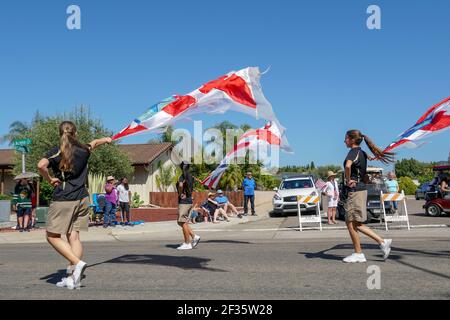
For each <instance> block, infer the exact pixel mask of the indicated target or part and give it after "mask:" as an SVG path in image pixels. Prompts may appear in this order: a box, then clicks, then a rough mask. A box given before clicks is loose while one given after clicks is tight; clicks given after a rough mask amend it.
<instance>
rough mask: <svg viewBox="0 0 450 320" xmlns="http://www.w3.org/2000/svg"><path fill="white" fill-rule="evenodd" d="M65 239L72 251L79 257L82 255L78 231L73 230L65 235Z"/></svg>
mask: <svg viewBox="0 0 450 320" xmlns="http://www.w3.org/2000/svg"><path fill="white" fill-rule="evenodd" d="M67 240H68V241H69V244H70V247H71V248H72V252H73V253H74V254H75V255H76V256H77V257H78V259H81V258H82V257H83V245H82V244H81V241H80V232H78V231H73V232H72V233H69V234H68V235H67Z"/></svg>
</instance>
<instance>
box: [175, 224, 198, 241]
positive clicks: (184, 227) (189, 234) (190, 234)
mask: <svg viewBox="0 0 450 320" xmlns="http://www.w3.org/2000/svg"><path fill="white" fill-rule="evenodd" d="M178 225H179V226H180V227H181V228H182V230H183V237H184V243H191V237H192V239H194V236H195V234H194V233H193V232H192V230H191V228H190V227H189V225H188V223H187V222H178Z"/></svg>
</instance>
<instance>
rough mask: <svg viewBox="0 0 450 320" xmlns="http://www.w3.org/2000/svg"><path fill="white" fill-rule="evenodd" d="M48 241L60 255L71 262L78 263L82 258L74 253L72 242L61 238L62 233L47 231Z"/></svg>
mask: <svg viewBox="0 0 450 320" xmlns="http://www.w3.org/2000/svg"><path fill="white" fill-rule="evenodd" d="M47 241H48V243H50V244H51V246H52V247H53V248H54V249H55V250H56V251H57V252H58V253H59V254H60V255H62V256H63V257H64V258H66V259H67V260H69V262H70V264H72V265H76V264H77V263H78V262H80V259H79V258H78V257H77V256H76V255H75V254H74V253H73V251H72V248H71V247H70V244H69V243H68V242H66V241H64V240H63V239H61V235H60V234H55V233H51V232H48V231H47Z"/></svg>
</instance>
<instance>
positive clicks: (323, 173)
mask: <svg viewBox="0 0 450 320" xmlns="http://www.w3.org/2000/svg"><path fill="white" fill-rule="evenodd" d="M328 171H333V172H334V173H338V172H339V171H342V167H340V166H337V165H333V164H329V165H325V166H319V167H317V169H316V170H314V173H315V174H316V175H318V176H319V177H320V178H321V179H326V178H327V175H328Z"/></svg>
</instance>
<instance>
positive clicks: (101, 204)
mask: <svg viewBox="0 0 450 320" xmlns="http://www.w3.org/2000/svg"><path fill="white" fill-rule="evenodd" d="M105 206H106V199H105V195H104V194H97V193H94V194H93V195H92V205H91V208H92V213H91V222H92V223H94V224H103V214H104V213H105Z"/></svg>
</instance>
